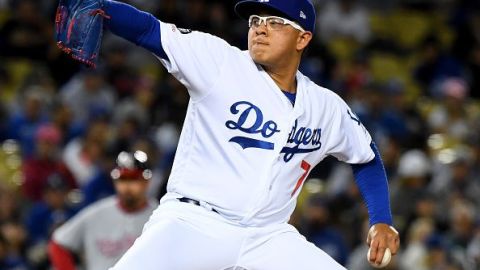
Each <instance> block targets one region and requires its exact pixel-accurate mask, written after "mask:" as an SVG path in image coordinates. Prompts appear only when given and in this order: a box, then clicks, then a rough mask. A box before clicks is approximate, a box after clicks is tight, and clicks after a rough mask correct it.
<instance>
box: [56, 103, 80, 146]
mask: <svg viewBox="0 0 480 270" xmlns="http://www.w3.org/2000/svg"><path fill="white" fill-rule="evenodd" d="M51 121H52V124H53V125H54V126H55V127H56V128H58V129H59V131H60V133H61V134H62V141H61V142H60V145H61V146H62V147H63V146H65V145H66V144H67V143H68V142H70V141H71V140H72V139H74V138H76V137H79V136H80V135H82V134H83V133H84V132H85V126H84V125H83V124H82V123H78V122H74V119H73V112H72V109H71V108H70V107H69V106H68V105H66V104H64V103H62V102H60V101H56V102H54V103H53V106H52V109H51Z"/></svg>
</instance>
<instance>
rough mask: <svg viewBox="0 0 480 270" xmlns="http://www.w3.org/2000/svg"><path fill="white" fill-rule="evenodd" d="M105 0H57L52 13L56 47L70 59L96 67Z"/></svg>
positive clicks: (104, 16)
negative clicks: (54, 11) (53, 13)
mask: <svg viewBox="0 0 480 270" xmlns="http://www.w3.org/2000/svg"><path fill="white" fill-rule="evenodd" d="M103 3H104V0H60V2H59V5H58V8H57V13H56V16H55V28H56V40H57V46H58V47H59V48H60V49H61V50H62V51H64V52H65V53H67V54H69V55H70V56H71V57H72V58H73V59H75V60H77V61H80V62H81V63H83V64H85V65H87V66H88V67H93V68H95V67H96V64H97V60H98V54H99V51H100V46H101V44H102V36H103V20H104V19H105V18H107V19H109V18H110V17H109V16H108V15H106V14H105V11H104V10H103V9H102V8H103Z"/></svg>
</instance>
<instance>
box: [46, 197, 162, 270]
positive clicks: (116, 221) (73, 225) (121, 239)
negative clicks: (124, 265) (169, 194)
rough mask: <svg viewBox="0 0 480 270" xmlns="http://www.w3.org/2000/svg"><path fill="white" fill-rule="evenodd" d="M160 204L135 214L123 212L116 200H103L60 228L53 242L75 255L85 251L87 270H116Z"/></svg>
mask: <svg viewBox="0 0 480 270" xmlns="http://www.w3.org/2000/svg"><path fill="white" fill-rule="evenodd" d="M156 207H157V203H156V202H154V201H149V203H148V206H147V207H145V208H144V209H143V210H141V211H138V212H135V213H127V212H125V211H124V210H122V209H121V208H120V206H119V205H118V200H117V198H116V197H108V198H105V199H103V200H100V201H98V202H96V203H94V204H92V205H90V206H89V207H87V208H85V209H84V210H82V211H81V212H80V213H78V214H77V215H76V216H74V217H73V218H72V219H70V220H69V221H68V222H67V223H65V224H64V225H63V226H61V227H60V228H58V229H57V230H56V231H55V232H54V234H53V239H54V241H55V242H56V243H58V244H60V245H61V246H63V247H65V248H67V249H69V250H72V251H77V252H79V251H84V255H85V266H86V268H85V269H87V270H105V269H108V268H109V267H111V266H113V265H114V264H115V262H117V261H118V260H119V259H120V257H121V256H122V255H123V254H124V253H125V251H127V250H128V249H129V248H130V246H132V244H133V242H134V241H135V239H137V237H138V236H140V234H141V232H142V229H143V225H144V224H145V223H146V222H147V220H148V218H149V217H150V215H151V214H152V212H153V210H154V209H155V208H156Z"/></svg>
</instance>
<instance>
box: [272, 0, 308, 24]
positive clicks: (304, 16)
mask: <svg viewBox="0 0 480 270" xmlns="http://www.w3.org/2000/svg"><path fill="white" fill-rule="evenodd" d="M267 1H268V0H267ZM300 18H302V19H304V20H306V19H307V15H305V13H304V12H303V11H300Z"/></svg>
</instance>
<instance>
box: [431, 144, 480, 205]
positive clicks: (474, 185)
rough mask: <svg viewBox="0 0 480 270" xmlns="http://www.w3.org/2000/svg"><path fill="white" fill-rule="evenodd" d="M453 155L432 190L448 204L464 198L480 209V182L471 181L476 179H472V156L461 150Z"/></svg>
mask: <svg viewBox="0 0 480 270" xmlns="http://www.w3.org/2000/svg"><path fill="white" fill-rule="evenodd" d="M454 151H455V150H454ZM453 154H454V157H452V158H453V160H452V161H451V163H450V164H448V165H447V166H445V167H444V170H442V172H441V173H439V174H436V176H435V177H434V178H433V182H432V185H431V187H430V189H431V190H432V192H434V193H435V194H436V196H438V198H439V199H440V198H441V199H442V201H443V202H444V203H446V204H450V203H451V202H452V201H454V200H456V199H458V198H463V199H467V200H469V201H471V202H473V203H475V205H477V209H479V207H480V198H479V196H478V194H480V182H479V181H475V180H473V181H472V180H471V179H475V178H472V167H471V166H472V161H471V155H469V153H465V152H462V150H461V149H456V152H454V153H453Z"/></svg>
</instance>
